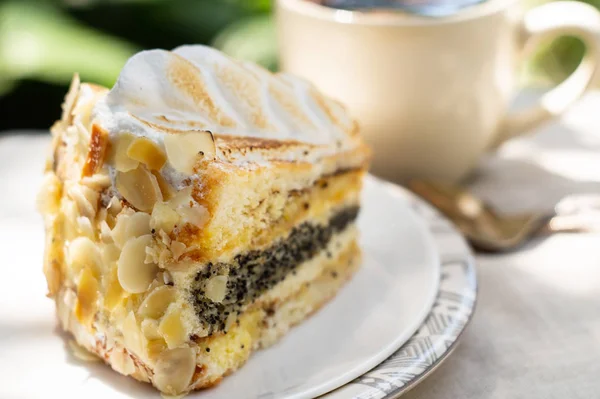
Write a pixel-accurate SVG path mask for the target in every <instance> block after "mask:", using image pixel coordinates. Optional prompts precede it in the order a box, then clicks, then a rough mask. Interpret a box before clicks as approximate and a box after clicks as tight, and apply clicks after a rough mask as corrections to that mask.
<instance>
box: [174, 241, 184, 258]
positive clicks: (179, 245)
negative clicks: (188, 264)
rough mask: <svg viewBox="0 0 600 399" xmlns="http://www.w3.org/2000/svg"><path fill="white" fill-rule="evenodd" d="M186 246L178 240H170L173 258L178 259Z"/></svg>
mask: <svg viewBox="0 0 600 399" xmlns="http://www.w3.org/2000/svg"><path fill="white" fill-rule="evenodd" d="M186 249H187V247H186V246H185V244H184V243H182V242H179V241H171V252H172V253H173V260H178V259H179V258H180V257H181V255H183V254H184V253H185V250H186Z"/></svg>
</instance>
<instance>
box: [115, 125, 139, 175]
mask: <svg viewBox="0 0 600 399" xmlns="http://www.w3.org/2000/svg"><path fill="white" fill-rule="evenodd" d="M133 140H135V136H133V135H131V134H129V133H123V134H121V135H119V136H118V137H117V138H116V139H115V140H114V141H113V142H112V143H111V144H112V145H111V150H110V157H109V162H110V163H111V164H112V165H113V166H114V167H115V169H116V170H117V171H119V172H128V171H130V170H133V169H135V168H137V167H138V165H139V162H138V161H136V160H135V159H131V158H130V157H129V156H128V155H127V149H128V148H129V145H130V144H131V143H132V142H133Z"/></svg>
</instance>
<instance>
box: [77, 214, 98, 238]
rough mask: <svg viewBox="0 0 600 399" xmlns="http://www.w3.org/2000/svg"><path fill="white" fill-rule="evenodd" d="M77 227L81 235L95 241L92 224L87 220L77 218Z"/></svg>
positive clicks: (81, 217) (80, 217)
mask: <svg viewBox="0 0 600 399" xmlns="http://www.w3.org/2000/svg"><path fill="white" fill-rule="evenodd" d="M77 226H78V228H79V233H80V234H81V235H83V236H85V237H88V238H90V239H92V240H93V239H95V237H94V228H93V227H92V222H91V221H90V219H89V218H87V217H85V216H79V217H78V218H77Z"/></svg>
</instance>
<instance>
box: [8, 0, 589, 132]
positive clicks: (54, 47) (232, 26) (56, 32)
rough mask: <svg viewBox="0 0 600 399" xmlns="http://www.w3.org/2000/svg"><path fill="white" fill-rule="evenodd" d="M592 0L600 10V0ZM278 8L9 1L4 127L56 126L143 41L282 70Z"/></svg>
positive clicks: (553, 73)
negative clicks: (86, 88) (76, 77)
mask: <svg viewBox="0 0 600 399" xmlns="http://www.w3.org/2000/svg"><path fill="white" fill-rule="evenodd" d="M273 1H274V0H273ZM544 1H548V0H528V2H527V3H526V4H527V5H528V6H533V5H537V4H539V3H541V2H544ZM586 2H588V3H590V4H592V5H594V6H596V7H597V8H599V9H600V0H586ZM271 11H272V2H271V0H37V1H34V0H8V1H7V0H4V1H2V0H0V109H2V110H3V117H2V118H0V130H3V129H6V128H14V127H45V126H48V125H49V124H50V123H51V121H52V120H53V119H54V118H55V117H56V115H57V114H58V104H59V103H60V100H61V98H62V95H63V94H64V91H65V90H66V85H67V84H68V82H69V80H70V79H71V76H72V73H73V72H74V71H78V72H79V73H80V75H81V77H82V79H83V80H85V81H90V82H95V83H99V84H102V85H105V86H111V85H112V83H113V82H114V80H115V78H116V76H117V75H118V73H119V71H120V69H121V67H122V66H123V64H124V63H125V61H126V60H127V58H129V56H131V54H133V53H135V52H136V51H139V50H140V49H143V48H166V49H170V48H173V47H176V46H178V45H181V44H192V43H204V44H210V45H213V46H215V47H217V48H220V49H222V50H223V51H225V52H226V53H229V54H231V55H233V56H234V57H237V58H241V59H245V60H250V61H254V62H258V63H260V64H262V65H263V66H265V67H267V68H270V69H276V68H277V51H276V43H275V39H276V35H275V29H274V24H273V21H272V15H271ZM583 53H584V47H583V44H582V43H581V42H580V41H578V40H577V39H575V38H570V37H566V38H561V39H558V40H556V41H554V42H553V43H546V44H544V46H543V48H541V49H540V50H539V51H538V52H537V53H536V54H535V55H534V56H533V57H532V58H531V60H530V61H529V62H528V64H527V65H526V67H525V68H524V69H523V75H522V76H523V79H524V83H525V84H529V85H532V84H533V85H546V84H550V83H553V82H556V81H560V80H562V79H563V78H564V77H565V76H567V75H568V74H569V73H570V72H571V71H572V70H573V69H574V68H575V66H576V65H577V64H578V63H579V61H580V59H581V57H582V55H583ZM32 108H35V109H36V112H31V109H32ZM23 113H26V114H27V115H28V117H27V118H25V119H24V118H22V117H21V115H20V114H23Z"/></svg>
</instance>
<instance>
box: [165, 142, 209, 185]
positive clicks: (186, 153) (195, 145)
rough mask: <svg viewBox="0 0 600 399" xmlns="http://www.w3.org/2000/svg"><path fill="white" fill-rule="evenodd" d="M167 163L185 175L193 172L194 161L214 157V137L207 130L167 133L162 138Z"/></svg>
mask: <svg viewBox="0 0 600 399" xmlns="http://www.w3.org/2000/svg"><path fill="white" fill-rule="evenodd" d="M164 143H165V149H166V151H167V158H168V159H169V163H170V164H171V166H173V168H174V169H175V170H177V171H178V172H181V173H185V174H187V175H191V174H192V173H194V166H195V165H196V162H198V160H200V159H202V158H207V159H211V158H214V157H215V154H216V147H215V139H214V137H213V135H212V133H211V132H209V131H196V132H189V133H178V134H167V135H166V136H165V138H164Z"/></svg>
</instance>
